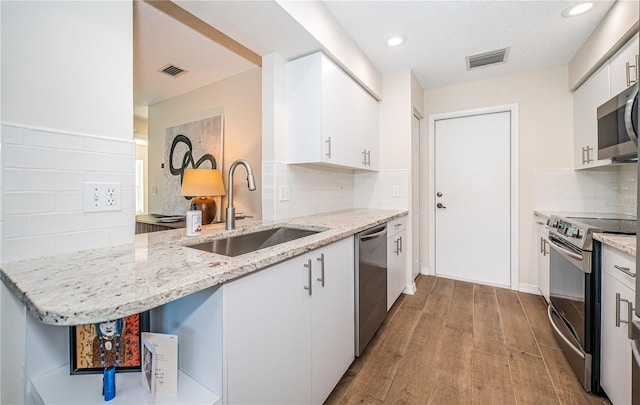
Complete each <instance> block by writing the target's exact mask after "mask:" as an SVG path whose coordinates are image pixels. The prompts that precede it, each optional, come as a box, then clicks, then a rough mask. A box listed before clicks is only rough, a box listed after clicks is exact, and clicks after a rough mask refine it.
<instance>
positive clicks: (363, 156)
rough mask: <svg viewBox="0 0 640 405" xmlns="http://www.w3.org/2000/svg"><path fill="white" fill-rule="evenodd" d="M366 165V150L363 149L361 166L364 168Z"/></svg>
mask: <svg viewBox="0 0 640 405" xmlns="http://www.w3.org/2000/svg"><path fill="white" fill-rule="evenodd" d="M366 165H367V150H366V149H363V150H362V166H366Z"/></svg>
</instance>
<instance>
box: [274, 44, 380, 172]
mask: <svg viewBox="0 0 640 405" xmlns="http://www.w3.org/2000/svg"><path fill="white" fill-rule="evenodd" d="M286 88H287V90H286V103H287V105H286V107H287V108H286V110H287V113H286V114H287V130H286V140H287V162H288V163H294V164H308V163H316V164H328V165H333V166H341V167H346V168H351V169H363V170H377V168H378V142H379V141H378V102H377V101H376V100H375V99H374V98H373V97H371V96H370V95H369V93H367V92H366V91H365V90H364V89H363V88H362V87H361V86H360V85H359V84H357V83H356V82H355V81H354V80H353V79H351V77H349V76H348V75H347V74H346V73H345V72H344V71H343V70H342V69H340V68H339V67H338V66H336V65H335V64H334V63H333V62H332V61H331V60H330V59H329V58H327V57H326V56H325V55H323V54H322V53H315V54H312V55H309V56H306V57H303V58H300V59H296V60H294V61H291V62H289V63H288V64H287V70H286Z"/></svg>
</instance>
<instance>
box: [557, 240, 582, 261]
mask: <svg viewBox="0 0 640 405" xmlns="http://www.w3.org/2000/svg"><path fill="white" fill-rule="evenodd" d="M549 242H551V244H552V245H553V246H555V248H556V249H558V250H559V251H561V252H562V253H564V254H566V255H567V256H569V257H570V258H572V259H575V260H578V261H580V262H581V261H583V260H584V258H583V257H582V255H580V254H578V253H575V252H572V251H571V250H569V249H567V248H565V247H564V246H562V245H560V244H559V243H558V242H556V241H554V240H553V239H549Z"/></svg>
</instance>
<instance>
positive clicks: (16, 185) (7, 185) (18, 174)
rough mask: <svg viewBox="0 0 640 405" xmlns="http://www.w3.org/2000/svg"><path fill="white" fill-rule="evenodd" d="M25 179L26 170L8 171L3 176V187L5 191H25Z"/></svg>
mask: <svg viewBox="0 0 640 405" xmlns="http://www.w3.org/2000/svg"><path fill="white" fill-rule="evenodd" d="M24 177H25V171H24V169H7V170H5V171H4V173H3V176H2V187H3V188H4V190H5V191H23V190H24Z"/></svg>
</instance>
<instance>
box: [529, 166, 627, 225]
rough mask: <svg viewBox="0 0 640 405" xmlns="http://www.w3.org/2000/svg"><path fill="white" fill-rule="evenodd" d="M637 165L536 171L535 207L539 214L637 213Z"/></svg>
mask: <svg viewBox="0 0 640 405" xmlns="http://www.w3.org/2000/svg"><path fill="white" fill-rule="evenodd" d="M636 189H637V164H626V165H620V166H609V167H603V168H595V169H589V170H573V169H558V170H536V171H535V172H534V193H535V197H534V207H535V208H536V209H538V210H542V211H574V212H607V213H620V214H633V215H635V213H636V204H637V197H636Z"/></svg>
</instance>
